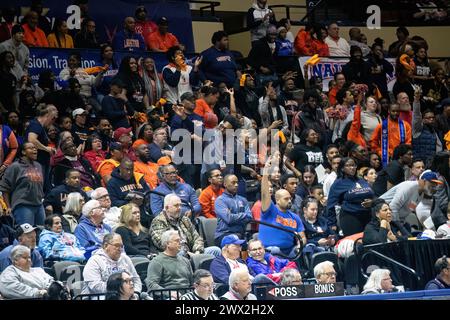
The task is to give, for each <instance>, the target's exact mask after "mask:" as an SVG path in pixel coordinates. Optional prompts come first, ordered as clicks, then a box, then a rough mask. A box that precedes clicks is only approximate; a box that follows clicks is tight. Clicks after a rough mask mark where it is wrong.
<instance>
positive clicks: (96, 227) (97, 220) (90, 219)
mask: <svg viewBox="0 0 450 320" xmlns="http://www.w3.org/2000/svg"><path fill="white" fill-rule="evenodd" d="M82 212H83V216H82V217H81V219H80V222H79V223H78V226H77V227H76V229H75V236H76V237H77V239H78V240H79V241H80V244H81V245H82V246H83V247H84V248H85V249H86V253H85V257H86V259H89V257H90V256H91V254H92V252H93V251H94V250H96V249H99V248H100V247H101V246H102V243H103V238H104V237H105V235H107V234H108V233H111V232H112V229H111V227H110V226H109V225H107V224H105V223H104V222H103V220H104V219H105V209H104V208H102V206H101V204H100V202H99V201H97V200H89V201H88V202H86V203H85V204H84V206H83V210H82Z"/></svg>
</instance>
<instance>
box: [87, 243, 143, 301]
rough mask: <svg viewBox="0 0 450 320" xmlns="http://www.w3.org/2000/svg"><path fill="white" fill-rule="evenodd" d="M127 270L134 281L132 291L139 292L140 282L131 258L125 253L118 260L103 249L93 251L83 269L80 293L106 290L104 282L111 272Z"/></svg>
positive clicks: (140, 288)
mask: <svg viewBox="0 0 450 320" xmlns="http://www.w3.org/2000/svg"><path fill="white" fill-rule="evenodd" d="M119 271H127V272H128V273H129V274H130V276H131V278H132V279H133V283H134V291H137V292H141V290H142V282H141V279H140V278H139V275H138V274H137V272H136V269H135V268H134V266H133V262H132V261H131V259H130V258H129V257H128V256H127V255H126V254H125V253H122V254H121V255H120V258H119V260H117V261H115V260H113V259H111V258H110V257H109V256H108V255H107V254H106V252H105V251H104V250H103V249H99V250H97V251H95V252H94V254H93V255H92V257H91V258H90V259H89V260H88V262H87V263H86V266H85V267H84V270H83V278H84V283H85V285H84V287H83V291H82V292H81V293H82V294H89V293H103V292H106V282H107V281H108V278H109V276H110V275H111V274H113V273H116V272H119Z"/></svg>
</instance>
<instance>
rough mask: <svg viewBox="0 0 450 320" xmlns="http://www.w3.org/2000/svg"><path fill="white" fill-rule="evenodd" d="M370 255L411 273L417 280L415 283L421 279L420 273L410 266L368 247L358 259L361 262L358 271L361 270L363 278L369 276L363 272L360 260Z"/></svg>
mask: <svg viewBox="0 0 450 320" xmlns="http://www.w3.org/2000/svg"><path fill="white" fill-rule="evenodd" d="M370 255H374V256H376V257H378V258H380V259H381V260H383V261H386V262H389V263H392V264H393V265H395V266H396V267H398V268H399V269H402V270H404V271H406V272H407V273H409V274H411V275H412V276H413V277H414V278H415V280H416V281H417V282H416V283H417V284H419V283H420V280H421V279H420V275H419V274H418V273H417V272H416V270H414V269H413V268H410V267H408V266H406V265H404V264H403V263H400V262H398V261H397V260H394V259H392V258H389V257H388V256H386V255H384V254H382V253H380V252H378V251H375V250H373V249H369V250H368V251H367V252H365V253H363V255H362V256H361V259H360V261H361V264H360V272H361V274H362V276H363V277H364V278H366V279H368V278H369V277H368V276H367V275H366V273H365V272H364V269H363V263H362V262H363V261H364V259H365V258H366V257H368V256H370Z"/></svg>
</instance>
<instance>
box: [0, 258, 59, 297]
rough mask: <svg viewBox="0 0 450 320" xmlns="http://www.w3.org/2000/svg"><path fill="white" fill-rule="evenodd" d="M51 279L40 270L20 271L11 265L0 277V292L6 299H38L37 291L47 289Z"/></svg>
mask: <svg viewBox="0 0 450 320" xmlns="http://www.w3.org/2000/svg"><path fill="white" fill-rule="evenodd" d="M52 282H53V277H52V276H50V275H48V274H47V273H45V271H44V269H42V268H31V269H30V271H29V272H26V271H22V270H20V269H19V268H16V267H15V266H13V265H11V266H9V267H8V268H6V269H5V271H3V272H2V274H1V276H0V292H1V294H2V295H3V296H4V297H5V298H8V299H25V298H38V297H40V295H39V290H43V289H48V287H49V286H50V284H51V283H52Z"/></svg>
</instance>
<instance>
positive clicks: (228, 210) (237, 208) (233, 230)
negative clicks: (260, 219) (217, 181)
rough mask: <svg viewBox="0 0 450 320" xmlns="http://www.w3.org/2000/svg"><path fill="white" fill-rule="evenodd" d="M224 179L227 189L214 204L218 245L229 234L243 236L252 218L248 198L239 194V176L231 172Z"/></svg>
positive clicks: (216, 242)
mask: <svg viewBox="0 0 450 320" xmlns="http://www.w3.org/2000/svg"><path fill="white" fill-rule="evenodd" d="M223 181H224V183H223V184H224V187H225V191H224V193H222V195H221V196H220V197H218V198H217V199H216V202H215V204H214V210H215V212H216V216H217V228H216V233H215V235H214V238H215V239H214V242H215V244H216V246H219V245H220V244H221V242H222V239H223V238H224V237H225V236H227V235H230V234H237V235H239V236H241V237H243V236H244V232H245V226H246V223H247V222H249V221H250V220H251V219H252V212H251V211H250V207H249V205H248V201H247V199H245V198H244V197H241V196H240V195H238V194H237V191H238V177H236V176H235V175H234V174H229V175H227V176H225V178H224V180H223Z"/></svg>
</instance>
